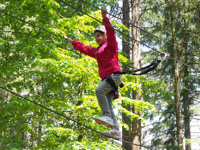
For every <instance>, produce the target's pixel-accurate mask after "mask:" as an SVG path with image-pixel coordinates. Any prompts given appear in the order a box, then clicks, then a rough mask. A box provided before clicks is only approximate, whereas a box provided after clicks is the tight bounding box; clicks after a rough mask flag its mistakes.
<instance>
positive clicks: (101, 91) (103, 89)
mask: <svg viewBox="0 0 200 150" xmlns="http://www.w3.org/2000/svg"><path fill="white" fill-rule="evenodd" d="M111 78H112V79H113V80H114V82H115V84H116V86H119V85H120V84H121V83H122V76H121V75H119V74H112V75H111ZM112 90H113V88H112V87H111V85H110V84H109V83H108V82H106V80H103V81H102V82H101V83H100V84H99V85H98V86H97V88H96V89H95V92H96V96H97V99H98V102H99V105H100V107H101V112H102V115H103V116H108V117H110V118H112V119H113V123H114V127H113V128H115V129H119V126H118V123H117V119H116V116H115V113H114V111H113V107H112V106H113V105H112V102H113V97H114V96H112V95H110V94H108V93H109V92H111V91H112Z"/></svg>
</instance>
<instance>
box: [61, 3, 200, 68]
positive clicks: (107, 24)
mask: <svg viewBox="0 0 200 150" xmlns="http://www.w3.org/2000/svg"><path fill="white" fill-rule="evenodd" d="M60 1H61V2H63V3H64V4H66V5H67V6H70V7H72V8H73V9H76V7H74V6H71V5H70V4H69V3H67V2H64V1H63V0H60ZM78 11H79V12H81V13H83V14H85V15H87V16H88V17H90V18H92V19H94V20H96V21H98V22H100V23H102V24H104V25H106V26H107V27H109V28H111V29H114V28H113V27H111V26H109V25H108V24H106V23H103V22H102V21H100V20H98V19H96V18H94V17H92V16H91V15H88V14H87V13H85V12H83V11H82V10H80V9H78ZM114 30H116V31H117V32H119V33H121V34H123V35H125V36H127V35H126V34H125V33H123V32H122V31H120V30H117V29H114ZM131 39H132V40H134V41H135V42H138V43H140V44H142V45H144V46H145V47H147V48H149V49H152V50H153V51H155V52H157V53H162V52H159V51H158V50H157V49H155V48H152V47H150V46H148V45H147V44H144V43H142V42H140V41H138V40H136V39H134V38H133V37H131ZM168 57H169V58H171V59H173V60H174V61H177V62H179V63H181V64H183V65H185V66H188V67H191V66H189V65H187V64H186V63H183V62H182V61H180V60H177V59H175V58H173V57H171V56H168ZM191 68H192V67H191ZM192 69H194V68H192ZM194 70H196V71H199V70H197V69H194ZM199 72H200V71H199Z"/></svg>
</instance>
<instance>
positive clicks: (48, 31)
mask: <svg viewBox="0 0 200 150" xmlns="http://www.w3.org/2000/svg"><path fill="white" fill-rule="evenodd" d="M0 12H2V11H1V10H0ZM4 14H7V13H4ZM7 15H9V14H7ZM9 16H11V17H14V16H12V15H9ZM14 18H16V19H18V18H17V17H14ZM20 20H21V21H22V19H20ZM23 22H26V21H24V20H23ZM27 23H28V22H27ZM30 24H31V25H33V24H32V23H30ZM34 26H35V25H34ZM38 28H40V29H42V30H44V31H46V32H49V33H51V34H53V35H55V36H59V35H57V34H54V33H52V32H50V31H47V30H45V29H43V28H41V27H38ZM62 38H64V37H62ZM159 53H162V52H159ZM168 57H170V56H168ZM174 60H175V59H174ZM187 66H188V65H187ZM191 68H192V67H191ZM135 69H137V68H135ZM192 69H194V68H192ZM194 70H195V69H194ZM197 71H198V70H197ZM184 89H186V90H188V91H189V89H188V88H185V87H184Z"/></svg>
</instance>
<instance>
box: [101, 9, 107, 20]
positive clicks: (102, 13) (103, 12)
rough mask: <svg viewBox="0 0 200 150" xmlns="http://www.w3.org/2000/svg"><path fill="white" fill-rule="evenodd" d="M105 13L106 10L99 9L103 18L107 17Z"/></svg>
mask: <svg viewBox="0 0 200 150" xmlns="http://www.w3.org/2000/svg"><path fill="white" fill-rule="evenodd" d="M107 13H108V12H107V10H105V9H102V10H101V16H102V18H103V19H104V18H106V17H107Z"/></svg>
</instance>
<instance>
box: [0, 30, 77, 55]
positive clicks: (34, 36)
mask: <svg viewBox="0 0 200 150" xmlns="http://www.w3.org/2000/svg"><path fill="white" fill-rule="evenodd" d="M1 32H12V33H18V34H25V35H26V36H31V37H33V38H37V37H36V35H31V34H28V33H24V32H15V31H2V30H0V33H1ZM40 40H43V41H45V42H47V43H50V44H55V43H53V42H50V41H46V40H45V39H40ZM57 47H58V48H62V49H66V48H63V47H60V46H57ZM68 51H71V52H73V53H75V54H77V55H78V54H79V53H78V52H77V51H72V50H68Z"/></svg>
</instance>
